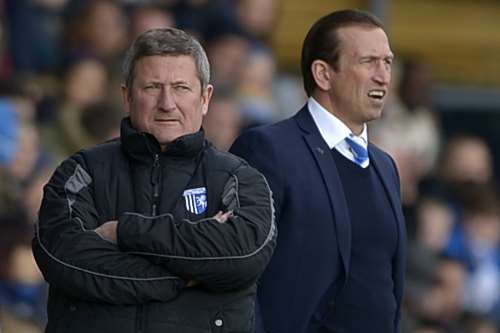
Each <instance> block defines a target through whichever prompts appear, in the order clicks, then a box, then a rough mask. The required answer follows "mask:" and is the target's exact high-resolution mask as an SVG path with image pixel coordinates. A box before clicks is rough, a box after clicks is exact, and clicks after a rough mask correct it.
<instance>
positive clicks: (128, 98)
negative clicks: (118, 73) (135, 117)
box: [121, 84, 132, 115]
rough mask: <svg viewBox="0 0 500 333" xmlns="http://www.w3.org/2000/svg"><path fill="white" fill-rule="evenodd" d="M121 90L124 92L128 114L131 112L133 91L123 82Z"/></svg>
mask: <svg viewBox="0 0 500 333" xmlns="http://www.w3.org/2000/svg"><path fill="white" fill-rule="evenodd" d="M121 92H122V102H123V108H124V109H125V113H126V114H127V115H128V114H129V112H130V102H131V100H132V95H131V94H132V91H131V90H130V89H129V88H128V87H127V86H126V85H125V84H122V86H121Z"/></svg>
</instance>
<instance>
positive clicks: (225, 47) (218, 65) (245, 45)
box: [207, 32, 250, 89]
mask: <svg viewBox="0 0 500 333" xmlns="http://www.w3.org/2000/svg"><path fill="white" fill-rule="evenodd" d="M249 49H250V43H249V41H248V40H247V39H246V38H245V37H243V36H242V35H240V34H238V33H233V32H226V33H223V34H220V35H217V36H214V37H213V38H212V39H210V40H207V55H208V59H209V61H210V69H211V77H210V81H211V82H212V83H213V84H214V86H215V87H217V89H230V88H231V87H235V86H237V85H238V84H239V83H240V82H241V80H242V78H241V76H242V71H243V68H244V65H245V63H246V61H247V54H248V51H249Z"/></svg>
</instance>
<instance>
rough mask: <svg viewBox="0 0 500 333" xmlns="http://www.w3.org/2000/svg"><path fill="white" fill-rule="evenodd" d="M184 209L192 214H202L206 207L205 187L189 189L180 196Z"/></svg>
mask: <svg viewBox="0 0 500 333" xmlns="http://www.w3.org/2000/svg"><path fill="white" fill-rule="evenodd" d="M182 196H183V197H184V201H185V202H186V209H187V210H188V211H189V212H191V213H193V214H197V215H198V214H202V213H203V212H204V211H205V210H206V209H207V206H208V203H207V189H206V188H205V187H198V188H191V189H188V190H185V191H184V193H183V194H182Z"/></svg>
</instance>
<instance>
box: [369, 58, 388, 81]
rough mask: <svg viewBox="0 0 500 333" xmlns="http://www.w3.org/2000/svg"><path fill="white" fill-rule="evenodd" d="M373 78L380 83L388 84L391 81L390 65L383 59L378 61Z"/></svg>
mask: <svg viewBox="0 0 500 333" xmlns="http://www.w3.org/2000/svg"><path fill="white" fill-rule="evenodd" d="M373 80H374V81H375V82H377V83H378V84H380V85H384V86H387V85H389V83H391V66H390V65H389V64H386V63H385V62H384V61H379V62H378V65H377V68H376V71H375V75H374V76H373Z"/></svg>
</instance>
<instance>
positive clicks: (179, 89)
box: [175, 86, 189, 91]
mask: <svg viewBox="0 0 500 333" xmlns="http://www.w3.org/2000/svg"><path fill="white" fill-rule="evenodd" d="M175 90H178V91H188V90H189V87H188V86H175Z"/></svg>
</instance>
